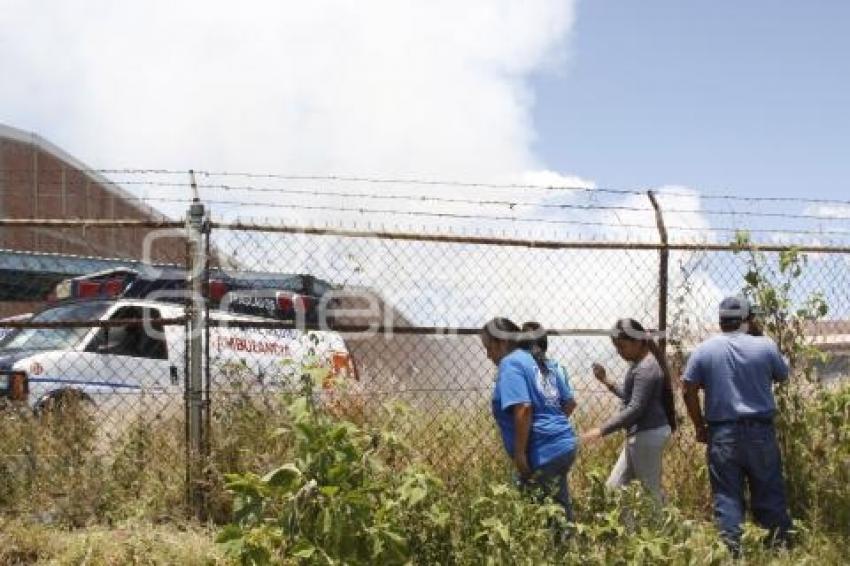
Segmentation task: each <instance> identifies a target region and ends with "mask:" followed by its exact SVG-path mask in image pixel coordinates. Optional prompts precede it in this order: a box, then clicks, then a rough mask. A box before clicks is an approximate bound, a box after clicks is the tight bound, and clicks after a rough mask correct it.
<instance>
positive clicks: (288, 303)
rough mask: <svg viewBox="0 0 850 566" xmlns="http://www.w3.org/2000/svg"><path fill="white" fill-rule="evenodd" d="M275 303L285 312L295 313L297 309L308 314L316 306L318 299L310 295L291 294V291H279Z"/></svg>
mask: <svg viewBox="0 0 850 566" xmlns="http://www.w3.org/2000/svg"><path fill="white" fill-rule="evenodd" d="M275 302H276V303H277V308H278V309H279V310H281V311H284V312H289V311H294V310H296V309H298V310H300V311H302V312H307V311H308V310H310V309H312V308H313V307H314V306H315V304H316V299H315V298H314V297H310V296H308V295H299V294H298V293H290V292H289V291H278V292H277V293H276V294H275Z"/></svg>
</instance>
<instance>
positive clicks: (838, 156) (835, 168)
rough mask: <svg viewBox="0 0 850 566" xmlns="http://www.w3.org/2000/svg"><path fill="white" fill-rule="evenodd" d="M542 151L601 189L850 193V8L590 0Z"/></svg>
mask: <svg viewBox="0 0 850 566" xmlns="http://www.w3.org/2000/svg"><path fill="white" fill-rule="evenodd" d="M532 85H533V88H534V95H535V97H536V105H535V107H534V111H533V112H534V127H535V129H536V136H537V137H536V140H535V145H534V149H535V151H536V152H537V153H538V155H539V156H540V157H541V159H542V160H543V161H544V162H545V164H546V165H547V166H548V167H549V168H551V169H554V170H558V171H570V172H572V173H575V174H577V175H580V176H582V177H585V178H590V179H593V180H594V181H596V182H597V183H598V185H599V186H603V187H605V186H609V187H611V186H613V187H652V186H658V185H663V184H669V183H672V184H681V185H687V186H689V187H692V188H696V189H699V190H701V191H715V192H717V191H719V192H733V193H735V194H741V195H752V196H813V195H817V196H819V197H828V198H843V199H848V198H850V195H848V194H847V193H848V185H850V155H848V154H850V2H846V1H843V0H832V1H816V2H775V1H773V2H771V1H767V0H753V1H747V2H733V1H730V0H721V1H712V2H682V1H674V0H646V1H641V2H613V1H607V0H592V1H591V0H580V1H579V2H578V5H577V11H576V19H575V24H574V26H573V29H572V32H571V38H570V42H569V49H568V56H567V60H566V61H565V62H564V63H563V64H561V65H559V66H558V68H553V67H547V68H545V69H543V71H542V72H538V73H537V74H536V75H535V77H534V79H533V82H532Z"/></svg>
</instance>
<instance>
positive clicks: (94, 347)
mask: <svg viewBox="0 0 850 566" xmlns="http://www.w3.org/2000/svg"><path fill="white" fill-rule="evenodd" d="M161 318H162V316H161V313H160V311H159V309H157V308H151V307H140V306H132V305H128V306H121V307H119V308H117V309H116V310H115V311H114V312H113V313H112V315H111V316H109V318H108V320H110V321H119V320H135V321H139V320H147V321H150V323H149V324H147V325H128V326H111V327H104V328H101V329H100V330H99V332H98V335H97V336H96V338H95V339H94V340H93V341H92V343H91V344H90V345H89V347H88V348H87V349H88V351H89V352H91V353H93V354H94V355H95V357H96V358H97V360H98V363H97V366H98V369H99V372H100V375H99V376H98V379H97V381H98V382H99V385H100V389H101V391H100V393H101V394H100V395H99V397H101V402H105V401H109V403H108V404H110V405H113V406H115V407H116V408H118V409H120V410H122V411H124V410H129V409H131V408H132V409H137V410H144V411H150V410H155V409H156V408H157V406H158V405H159V404H160V402H159V401H157V399H158V398H160V397H162V396H163V394H164V393H165V390H166V389H167V388H168V387H169V384H170V381H171V377H170V370H169V361H168V346H167V344H166V339H165V333H164V332H163V328H162V325H160V324H157V322H156V321H157V320H160V319H161ZM106 397H108V398H106ZM140 403H144V404H145V407H140ZM101 404H102V403H101Z"/></svg>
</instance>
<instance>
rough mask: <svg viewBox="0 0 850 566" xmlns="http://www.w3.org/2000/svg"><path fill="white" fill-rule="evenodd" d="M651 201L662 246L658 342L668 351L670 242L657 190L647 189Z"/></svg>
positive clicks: (659, 259) (659, 251)
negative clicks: (659, 336) (656, 194)
mask: <svg viewBox="0 0 850 566" xmlns="http://www.w3.org/2000/svg"><path fill="white" fill-rule="evenodd" d="M646 194H647V196H648V197H649V202H651V203H652V208H654V209H655V224H656V225H657V226H658V237H659V238H660V239H661V247H660V248H659V250H658V330H659V332H660V334H661V338H660V340H659V341H658V344H659V346H660V348H661V351H662V352H666V351H667V300H668V297H667V294H668V292H669V286H670V283H669V279H668V266H669V263H670V242H669V240H668V238H667V227H666V226H665V225H664V215H663V214H662V212H661V205H660V204H658V199H657V198H656V197H655V191H647V193H646Z"/></svg>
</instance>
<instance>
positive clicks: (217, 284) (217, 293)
mask: <svg viewBox="0 0 850 566" xmlns="http://www.w3.org/2000/svg"><path fill="white" fill-rule="evenodd" d="M229 290H230V288H229V287H228V286H227V283H225V282H224V281H219V280H217V279H213V280H211V281H210V285H209V289H208V297H209V299H210V300H211V301H216V302H217V301H221V299H222V298H223V297H224V296H225V295H226V294H227V292H228V291H229Z"/></svg>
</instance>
